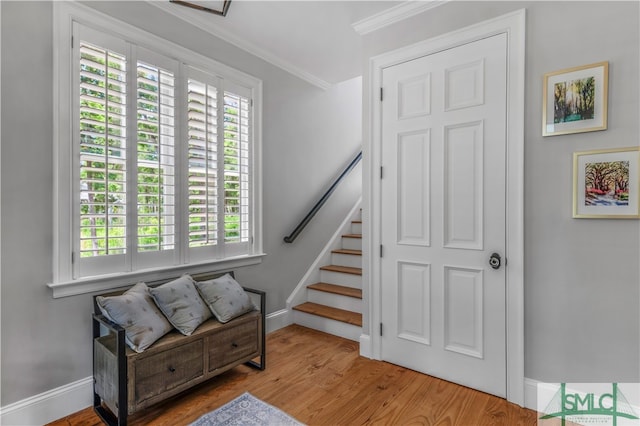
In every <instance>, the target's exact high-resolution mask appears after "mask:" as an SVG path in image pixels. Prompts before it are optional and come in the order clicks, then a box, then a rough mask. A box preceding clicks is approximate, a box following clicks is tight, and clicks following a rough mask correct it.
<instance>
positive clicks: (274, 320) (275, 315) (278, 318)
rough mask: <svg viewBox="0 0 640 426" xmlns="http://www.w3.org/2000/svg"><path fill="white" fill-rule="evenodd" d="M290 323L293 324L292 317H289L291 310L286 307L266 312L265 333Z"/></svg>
mask: <svg viewBox="0 0 640 426" xmlns="http://www.w3.org/2000/svg"><path fill="white" fill-rule="evenodd" d="M291 324H293V319H292V318H291V312H290V311H289V310H288V309H281V310H279V311H275V312H272V313H270V314H267V327H266V330H267V334H269V333H271V332H274V331H276V330H280V329H281V328H284V327H286V326H288V325H291Z"/></svg>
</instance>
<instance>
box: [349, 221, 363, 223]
mask: <svg viewBox="0 0 640 426" xmlns="http://www.w3.org/2000/svg"><path fill="white" fill-rule="evenodd" d="M351 223H362V221H361V220H352V221H351Z"/></svg>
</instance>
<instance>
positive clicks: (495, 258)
mask: <svg viewBox="0 0 640 426" xmlns="http://www.w3.org/2000/svg"><path fill="white" fill-rule="evenodd" d="M501 264H502V258H501V257H500V255H499V254H498V253H492V254H491V257H489V266H491V267H492V268H493V269H500V265H501Z"/></svg>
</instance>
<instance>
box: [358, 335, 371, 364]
mask: <svg viewBox="0 0 640 426" xmlns="http://www.w3.org/2000/svg"><path fill="white" fill-rule="evenodd" d="M360 356H363V357H365V358H373V353H372V351H371V336H370V335H368V334H361V335H360Z"/></svg>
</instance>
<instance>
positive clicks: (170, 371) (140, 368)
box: [134, 339, 204, 405]
mask: <svg viewBox="0 0 640 426" xmlns="http://www.w3.org/2000/svg"><path fill="white" fill-rule="evenodd" d="M203 346H204V342H203V339H199V340H196V341H194V342H191V343H188V344H185V345H182V346H179V347H176V348H173V349H171V350H167V351H164V352H160V353H158V354H155V355H152V356H149V357H146V358H142V359H139V360H137V361H136V363H135V380H134V383H135V389H134V392H135V401H136V405H137V404H140V403H142V402H143V401H145V400H147V399H149V398H152V397H154V396H156V395H160V394H162V393H164V392H166V391H169V390H171V389H173V388H176V387H178V386H180V385H182V384H185V383H187V382H189V381H191V380H193V379H196V378H198V377H201V376H203V375H204V362H203Z"/></svg>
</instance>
